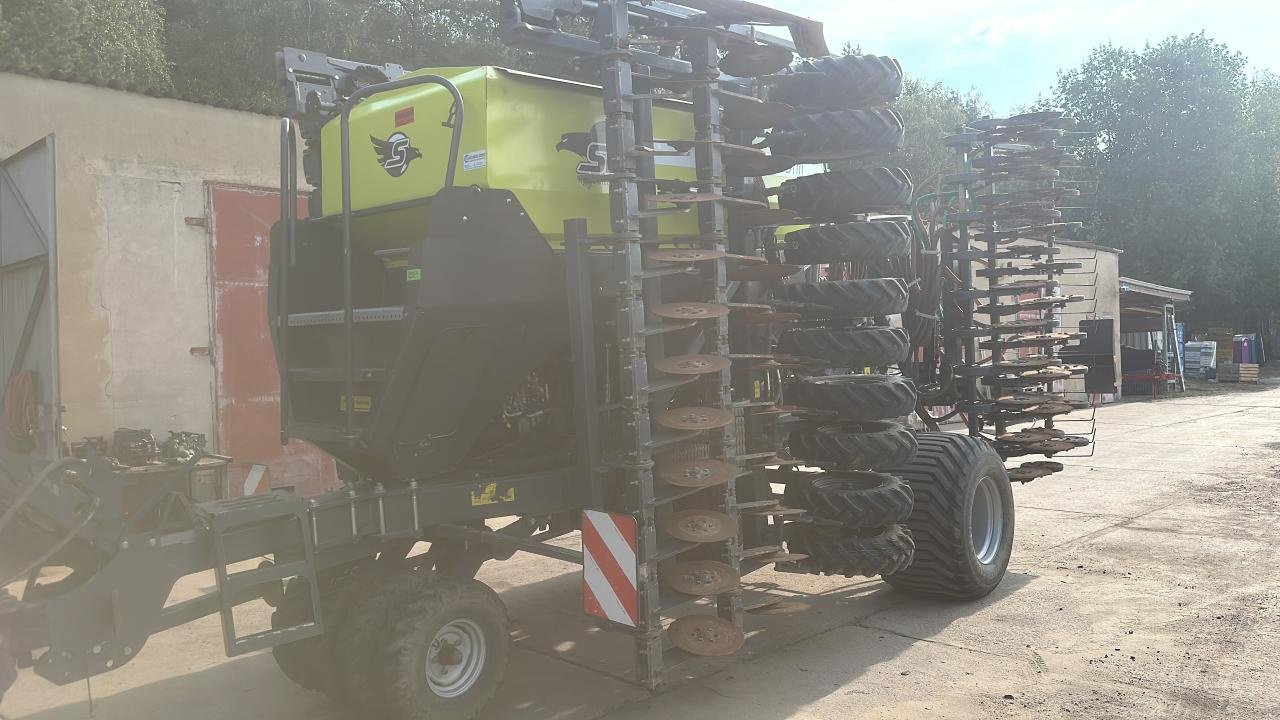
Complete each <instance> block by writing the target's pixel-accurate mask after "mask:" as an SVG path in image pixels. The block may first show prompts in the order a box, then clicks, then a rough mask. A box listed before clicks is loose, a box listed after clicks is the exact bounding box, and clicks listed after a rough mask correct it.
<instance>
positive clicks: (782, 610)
mask: <svg viewBox="0 0 1280 720" xmlns="http://www.w3.org/2000/svg"><path fill="white" fill-rule="evenodd" d="M808 557H809V556H808V555H796V556H795V560H804V559H806V558H808ZM778 562H782V561H778ZM812 609H813V606H812V605H810V604H809V603H807V602H800V601H799V600H778V601H777V602H771V603H767V604H765V605H757V606H756V607H753V608H748V609H747V612H749V613H751V614H752V615H794V614H795V613H799V612H805V611H807V610H812Z"/></svg>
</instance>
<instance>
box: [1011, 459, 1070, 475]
mask: <svg viewBox="0 0 1280 720" xmlns="http://www.w3.org/2000/svg"><path fill="white" fill-rule="evenodd" d="M1021 467H1024V468H1039V469H1041V470H1048V471H1049V472H1051V473H1056V472H1062V470H1063V468H1065V467H1066V465H1063V464H1062V463H1060V462H1054V461H1053V460H1032V461H1031V462H1024V463H1022V465H1021Z"/></svg>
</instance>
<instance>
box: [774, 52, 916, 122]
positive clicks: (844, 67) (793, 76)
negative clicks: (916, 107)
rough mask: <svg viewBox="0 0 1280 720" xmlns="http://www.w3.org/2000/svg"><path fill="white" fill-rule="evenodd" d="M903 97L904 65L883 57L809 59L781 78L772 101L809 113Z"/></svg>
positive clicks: (867, 105) (878, 103) (860, 56)
mask: <svg viewBox="0 0 1280 720" xmlns="http://www.w3.org/2000/svg"><path fill="white" fill-rule="evenodd" d="M901 94H902V66H901V65H900V64H899V63H898V61H897V60H895V59H893V58H891V57H885V56H883V55H843V56H840V57H823V58H816V59H814V60H805V61H803V62H799V63H796V64H795V65H792V66H791V68H790V69H789V71H787V72H785V73H784V74H782V75H781V76H780V77H778V78H777V79H776V80H775V81H774V84H773V87H772V88H771V89H770V91H769V99H770V100H771V101H774V102H780V103H786V104H788V105H791V106H792V107H797V108H804V109H809V110H840V109H844V108H858V107H871V106H873V105H882V104H884V103H887V102H889V101H891V100H893V99H895V98H897V97H898V96H899V95H901Z"/></svg>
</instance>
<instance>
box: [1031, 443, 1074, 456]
mask: <svg viewBox="0 0 1280 720" xmlns="http://www.w3.org/2000/svg"><path fill="white" fill-rule="evenodd" d="M1075 448H1076V446H1075V445H1074V444H1072V443H1069V442H1066V441H1065V440H1041V441H1040V442H1037V443H1031V444H1030V445H1028V446H1027V450H1028V451H1030V452H1033V453H1043V454H1045V455H1053V454H1054V453H1060V452H1067V451H1068V450H1074V449H1075Z"/></svg>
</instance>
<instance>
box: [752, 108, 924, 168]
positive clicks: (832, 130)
mask: <svg viewBox="0 0 1280 720" xmlns="http://www.w3.org/2000/svg"><path fill="white" fill-rule="evenodd" d="M904 135H905V130H904V129H903V125H902V116H901V115H899V114H898V113H897V112H894V111H893V110H890V109H888V108H876V109H873V110H837V111H834V112H825V113H816V114H813V115H801V116H799V117H796V118H793V119H791V120H789V121H788V122H786V123H784V124H782V125H779V126H778V127H775V128H774V129H773V132H771V133H770V134H769V139H768V144H769V147H770V148H771V149H772V150H773V152H774V153H776V154H778V155H785V156H787V157H793V158H796V159H798V160H802V161H809V162H816V161H826V160H841V159H845V158H854V157H859V156H862V155H867V154H870V153H874V152H878V151H884V150H893V149H895V148H898V147H901V146H902V140H903V137H904Z"/></svg>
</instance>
